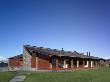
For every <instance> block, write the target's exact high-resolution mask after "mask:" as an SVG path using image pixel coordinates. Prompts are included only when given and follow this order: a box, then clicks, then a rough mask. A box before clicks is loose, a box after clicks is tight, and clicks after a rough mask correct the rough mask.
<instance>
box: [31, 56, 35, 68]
mask: <svg viewBox="0 0 110 82" xmlns="http://www.w3.org/2000/svg"><path fill="white" fill-rule="evenodd" d="M31 68H36V57H35V56H34V55H32V57H31Z"/></svg>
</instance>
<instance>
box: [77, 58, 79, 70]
mask: <svg viewBox="0 0 110 82" xmlns="http://www.w3.org/2000/svg"><path fill="white" fill-rule="evenodd" d="M78 67H79V61H78V60H77V68H78Z"/></svg>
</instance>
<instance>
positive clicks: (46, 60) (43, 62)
mask: <svg viewBox="0 0 110 82" xmlns="http://www.w3.org/2000/svg"><path fill="white" fill-rule="evenodd" d="M49 69H50V57H49V56H48V55H44V54H40V55H39V56H38V70H49Z"/></svg>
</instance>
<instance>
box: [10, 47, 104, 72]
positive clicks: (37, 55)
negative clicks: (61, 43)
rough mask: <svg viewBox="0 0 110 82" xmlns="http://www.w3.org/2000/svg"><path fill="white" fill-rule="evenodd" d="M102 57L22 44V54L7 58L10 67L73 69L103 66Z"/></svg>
mask: <svg viewBox="0 0 110 82" xmlns="http://www.w3.org/2000/svg"><path fill="white" fill-rule="evenodd" d="M104 66H105V60H104V59H102V58H98V57H94V56H90V52H87V54H86V55H84V54H83V53H78V52H77V51H74V52H71V51H64V50H63V48H62V50H57V49H50V48H43V47H36V46H30V45H24V46H23V54H21V55H18V56H14V57H11V58H9V67H10V68H16V69H17V68H19V69H20V68H22V69H23V70H26V71H32V70H33V71H36V70H73V69H89V68H98V67H104Z"/></svg>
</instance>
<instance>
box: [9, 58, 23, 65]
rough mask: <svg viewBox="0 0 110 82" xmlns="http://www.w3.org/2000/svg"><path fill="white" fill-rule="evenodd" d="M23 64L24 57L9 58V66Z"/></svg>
mask: <svg viewBox="0 0 110 82" xmlns="http://www.w3.org/2000/svg"><path fill="white" fill-rule="evenodd" d="M22 65H23V58H14V59H9V67H21V66H22Z"/></svg>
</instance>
